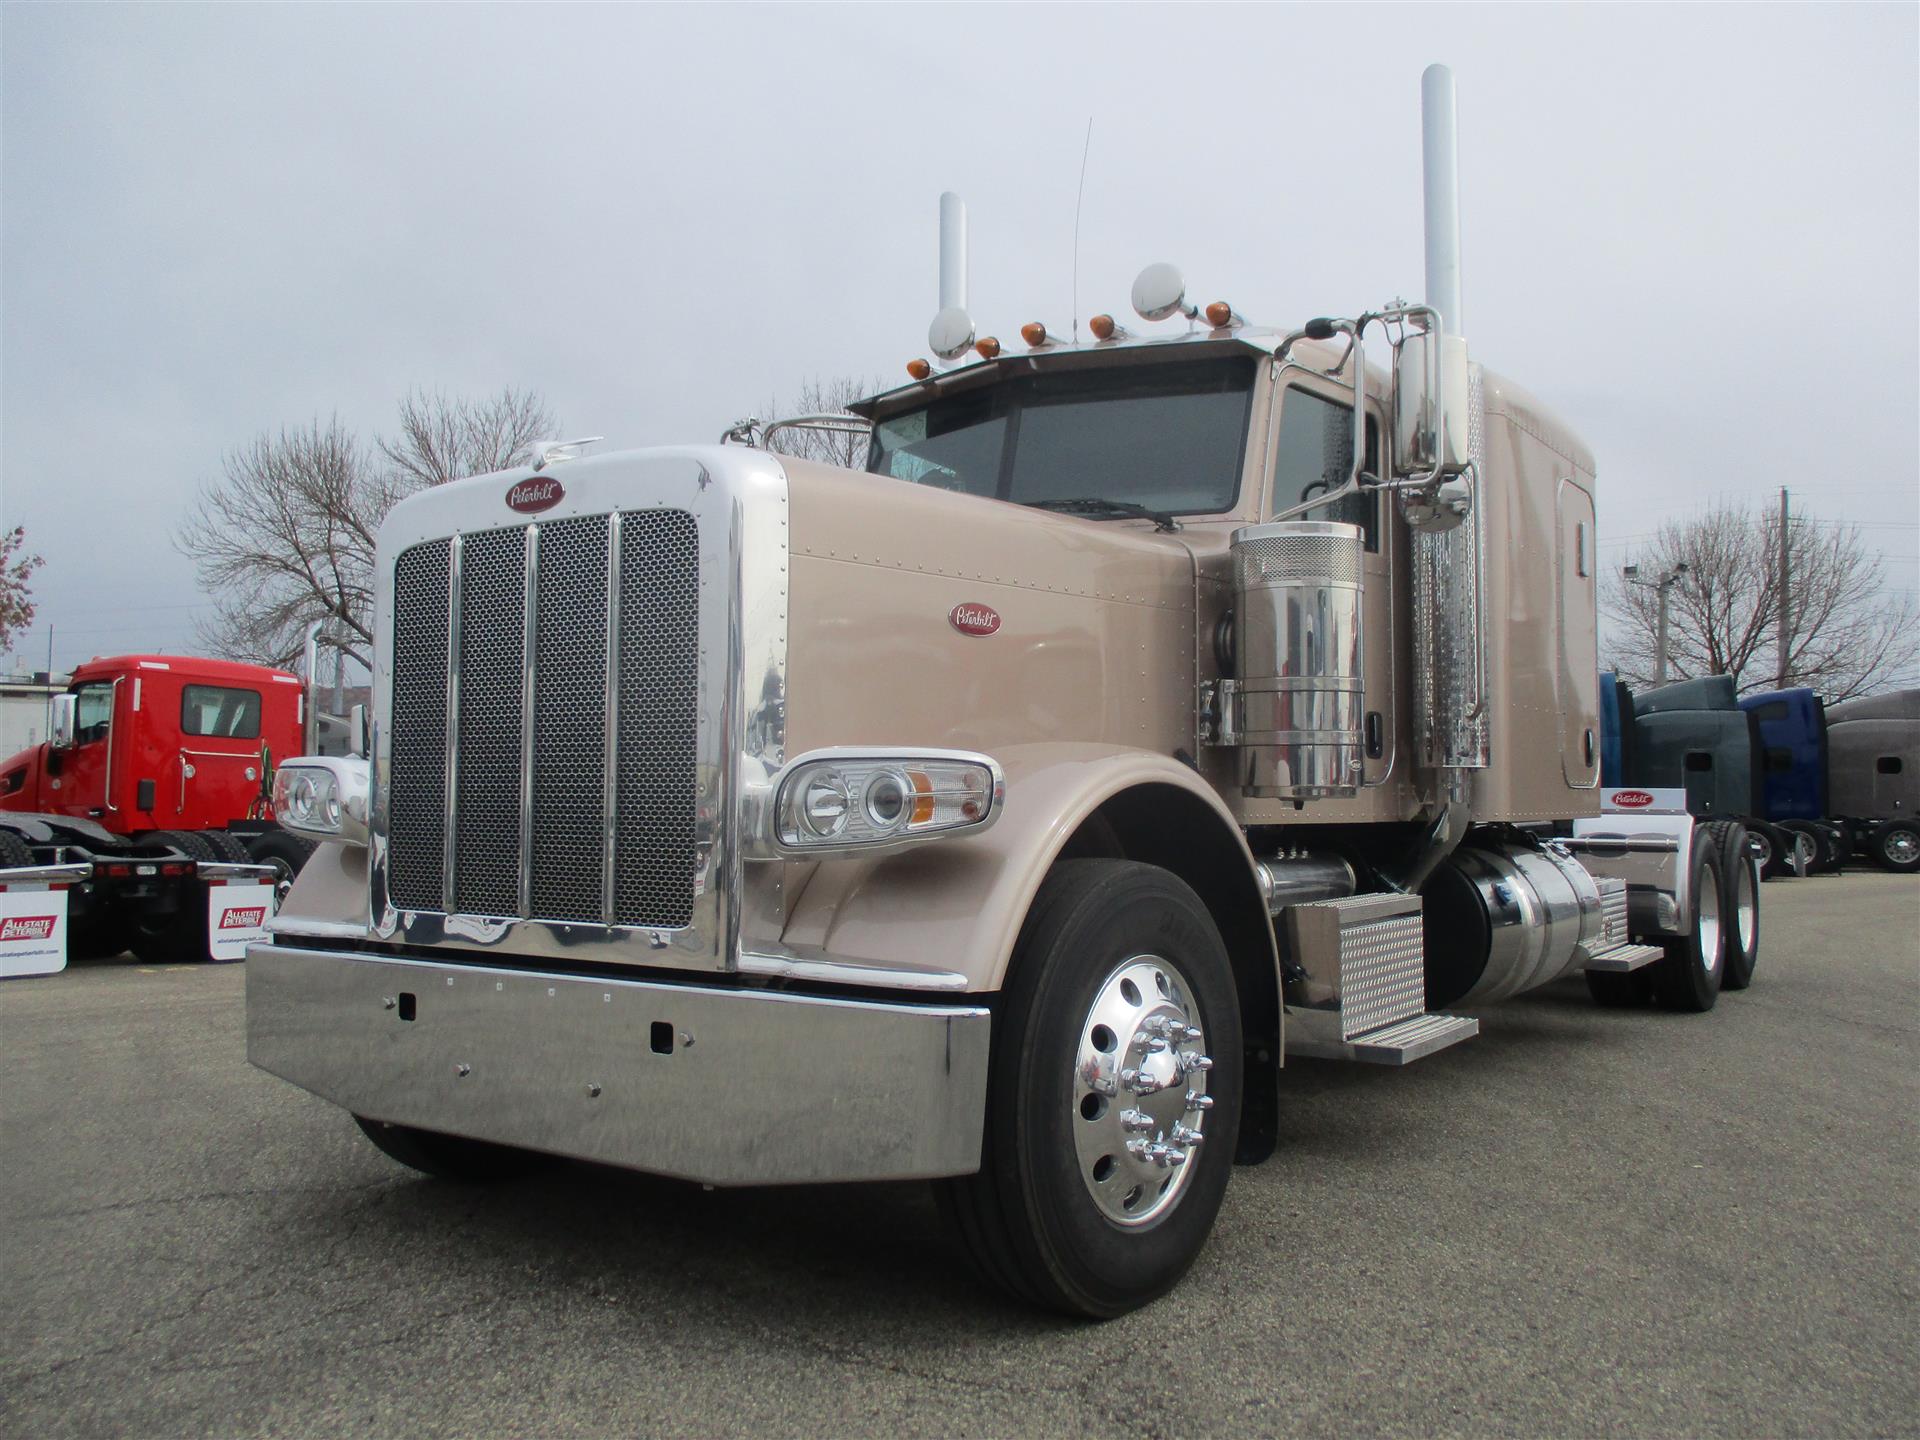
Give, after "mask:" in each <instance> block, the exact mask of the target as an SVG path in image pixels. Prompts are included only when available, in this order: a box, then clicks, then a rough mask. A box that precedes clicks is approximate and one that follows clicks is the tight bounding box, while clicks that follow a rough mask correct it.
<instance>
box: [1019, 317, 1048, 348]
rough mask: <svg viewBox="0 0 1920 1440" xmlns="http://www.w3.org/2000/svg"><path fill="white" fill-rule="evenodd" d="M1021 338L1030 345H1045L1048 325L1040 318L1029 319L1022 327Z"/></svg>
mask: <svg viewBox="0 0 1920 1440" xmlns="http://www.w3.org/2000/svg"><path fill="white" fill-rule="evenodd" d="M1020 338H1021V339H1022V340H1024V341H1026V342H1027V344H1029V345H1044V344H1046V343H1047V327H1046V326H1045V325H1042V324H1041V323H1040V322H1039V321H1038V320H1029V321H1028V322H1027V323H1026V324H1024V325H1022V326H1021V327H1020Z"/></svg>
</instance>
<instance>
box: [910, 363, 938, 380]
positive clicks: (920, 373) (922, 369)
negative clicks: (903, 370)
mask: <svg viewBox="0 0 1920 1440" xmlns="http://www.w3.org/2000/svg"><path fill="white" fill-rule="evenodd" d="M907 374H909V375H911V376H912V377H913V378H914V379H915V380H924V379H926V378H927V377H928V376H929V375H931V374H933V366H931V365H929V364H928V363H927V362H926V361H924V360H909V361H907Z"/></svg>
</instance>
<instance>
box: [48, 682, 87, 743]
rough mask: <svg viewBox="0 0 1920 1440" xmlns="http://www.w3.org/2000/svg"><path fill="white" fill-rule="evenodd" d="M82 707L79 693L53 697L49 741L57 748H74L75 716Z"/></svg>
mask: <svg viewBox="0 0 1920 1440" xmlns="http://www.w3.org/2000/svg"><path fill="white" fill-rule="evenodd" d="M79 707H80V697H79V696H78V695H71V694H68V695H56V696H54V697H53V722H52V725H51V727H50V730H51V733H50V734H49V735H48V736H47V743H48V744H50V745H51V746H53V748H54V749H56V750H71V749H72V748H73V726H74V717H75V714H76V713H77V712H78V710H79Z"/></svg>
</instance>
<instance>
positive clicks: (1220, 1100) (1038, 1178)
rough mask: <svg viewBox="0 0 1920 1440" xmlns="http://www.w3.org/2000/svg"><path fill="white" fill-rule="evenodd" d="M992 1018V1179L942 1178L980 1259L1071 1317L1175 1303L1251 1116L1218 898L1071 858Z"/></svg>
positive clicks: (984, 1166) (1032, 924)
mask: <svg viewBox="0 0 1920 1440" xmlns="http://www.w3.org/2000/svg"><path fill="white" fill-rule="evenodd" d="M994 1028H995V1035H994V1042H993V1059H992V1061H991V1066H990V1071H989V1079H988V1092H987V1113H986V1134H985V1138H984V1142H983V1145H982V1156H981V1166H980V1171H979V1173H978V1174H976V1175H969V1176H963V1177H960V1178H957V1179H953V1180H945V1181H941V1182H939V1186H938V1192H939V1195H940V1199H941V1203H942V1206H943V1208H944V1209H945V1210H946V1211H947V1212H948V1214H949V1216H950V1217H951V1218H952V1220H953V1221H954V1223H955V1224H956V1226H957V1228H958V1229H959V1232H960V1236H961V1239H962V1241H963V1242H964V1243H965V1245H966V1247H967V1249H968V1250H969V1252H971V1254H972V1256H973V1258H974V1260H975V1262H976V1263H977V1264H978V1266H979V1268H980V1269H981V1271H982V1272H983V1273H984V1274H985V1275H986V1277H987V1278H988V1279H989V1280H990V1281H992V1282H993V1283H995V1284H997V1285H999V1286H1000V1287H1001V1288H1003V1289H1005V1290H1007V1291H1009V1292H1011V1293H1012V1294H1014V1295H1016V1296H1019V1297H1020V1298H1022V1299H1025V1300H1028V1301H1031V1302H1034V1303H1037V1304H1040V1305H1044V1306H1047V1307H1049V1308H1051V1309H1055V1310H1060V1311H1064V1312H1065V1313H1067V1314H1070V1315H1081V1316H1087V1317H1089V1318H1093V1319H1108V1318H1111V1317H1113V1316H1116V1315H1124V1314H1126V1313H1127V1312H1128V1311H1130V1310H1134V1309H1137V1308H1138V1307H1140V1306H1141V1305H1144V1304H1146V1303H1147V1302H1148V1301H1150V1300H1153V1299H1155V1298H1157V1297H1158V1296H1160V1295H1164V1294H1165V1293H1166V1292H1167V1291H1168V1290H1170V1289H1172V1288H1173V1286H1174V1285H1175V1284H1176V1283H1178V1281H1179V1279H1180V1277H1181V1276H1182V1275H1184V1274H1185V1273H1186V1272H1187V1269H1188V1267H1189V1266H1190V1265H1192V1264H1193V1261H1194V1257H1195V1256H1197V1255H1198V1254H1199V1253H1200V1250H1201V1247H1202V1246H1203V1245H1205V1244H1206V1240H1207V1235H1208V1233H1209V1232H1210V1231H1211V1230H1212V1229H1213V1221H1214V1216H1215V1215H1216V1214H1217V1213H1218V1211H1219V1209H1220V1201H1221V1197H1222V1196H1223V1195H1224V1194H1225V1192H1226V1187H1227V1179H1228V1175H1229V1173H1230V1172H1231V1170H1232V1165H1233V1148H1234V1140H1235V1134H1236V1131H1237V1130H1238V1128H1239V1123H1240V1095H1241V1063H1242V1057H1241V1035H1240V1006H1239V999H1238V996H1237V994H1236V992H1235V989H1234V981H1233V971H1232V968H1231V965H1230V964H1229V962H1228V959H1227V952H1226V947H1225V946H1224V945H1223V944H1222V943H1221V940H1220V934H1219V931H1218V930H1216V929H1215V928H1214V924H1213V919H1212V917H1211V916H1210V915H1209V914H1208V913H1207V909H1206V907H1205V906H1204V905H1202V904H1201V903H1200V899H1199V897H1198V896H1196V895H1195V894H1194V893H1193V891H1192V890H1191V889H1189V888H1188V887H1187V885H1186V884H1185V883H1184V882H1183V881H1181V880H1180V879H1178V878H1177V877H1175V876H1173V875H1171V874H1169V873H1167V872H1166V871H1164V870H1161V869H1158V868H1157V867H1155V866H1151V865H1141V864H1136V863H1133V862H1129V861H1121V860H1068V861H1064V862H1062V863H1060V864H1058V865H1056V866H1055V867H1054V869H1053V871H1052V873H1051V874H1050V875H1048V877H1047V879H1046V882H1045V883H1044V884H1043V885H1042V886H1041V888H1040V893H1039V895H1038V896H1037V897H1036V898H1035V900H1034V904H1033V908H1032V910H1031V911H1029V912H1028V915H1027V920H1026V923H1025V925H1024V926H1023V927H1022V930H1021V935H1020V940H1019V943H1018V946H1017V947H1016V949H1015V952H1014V958H1013V968H1012V970H1011V972H1010V975H1009V978H1008V982H1007V988H1006V990H1005V991H1004V993H1003V996H1002V1002H1001V1005H1000V1007H999V1009H998V1011H997V1013H996V1016H995V1024H994ZM1202 1142H1205V1143H1202Z"/></svg>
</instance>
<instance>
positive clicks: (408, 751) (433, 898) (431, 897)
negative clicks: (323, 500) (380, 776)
mask: <svg viewBox="0 0 1920 1440" xmlns="http://www.w3.org/2000/svg"><path fill="white" fill-rule="evenodd" d="M447 551H448V544H447V542H446V541H445V540H436V541H433V542H432V543H430V544H426V545H416V546H414V547H413V548H412V549H411V550H408V551H406V552H405V553H404V554H402V555H401V556H400V558H399V560H398V561H397V562H395V564H394V572H393V582H394V583H393V592H394V607H393V678H394V683H393V721H392V728H393V737H392V742H393V743H392V755H393V764H392V770H391V780H390V782H389V784H390V792H391V798H390V801H389V804H388V818H387V829H388V835H389V838H390V842H391V860H390V862H389V865H388V869H387V891H388V893H389V894H390V895H391V896H392V898H393V903H394V904H395V905H398V906H402V907H404V908H406V909H409V910H422V909H426V910H437V909H439V908H440V900H441V883H442V875H441V856H442V853H443V847H442V844H441V834H442V830H443V827H444V826H445V824H446V814H447V805H446V796H447Z"/></svg>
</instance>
